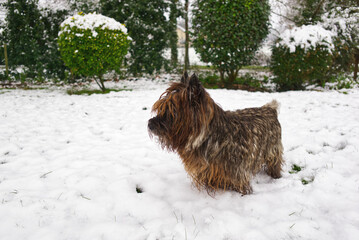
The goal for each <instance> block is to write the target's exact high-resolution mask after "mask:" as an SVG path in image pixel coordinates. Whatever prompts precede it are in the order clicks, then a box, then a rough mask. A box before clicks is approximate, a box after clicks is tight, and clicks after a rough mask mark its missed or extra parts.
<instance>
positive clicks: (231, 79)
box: [228, 69, 239, 87]
mask: <svg viewBox="0 0 359 240" xmlns="http://www.w3.org/2000/svg"><path fill="white" fill-rule="evenodd" d="M238 71H239V69H231V70H230V71H229V72H228V83H229V85H230V86H231V87H232V86H233V83H234V81H235V80H236V78H237V75H238Z"/></svg>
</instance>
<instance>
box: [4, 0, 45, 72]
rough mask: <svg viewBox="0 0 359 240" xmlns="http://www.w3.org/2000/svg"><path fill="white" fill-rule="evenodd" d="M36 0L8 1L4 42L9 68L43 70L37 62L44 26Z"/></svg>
mask: <svg viewBox="0 0 359 240" xmlns="http://www.w3.org/2000/svg"><path fill="white" fill-rule="evenodd" d="M37 2H38V1H37V0H8V1H7V3H6V4H5V7H6V9H7V15H6V24H7V26H6V28H5V32H4V38H5V41H7V43H8V56H9V66H11V67H15V66H19V65H23V66H26V67H27V68H28V69H29V70H30V71H31V72H36V71H40V72H41V70H42V69H43V66H42V64H41V62H39V61H38V59H39V56H40V55H41V50H42V47H43V46H44V45H45V42H44V39H43V32H44V24H43V22H42V21H41V19H42V16H41V13H40V11H39V9H38V8H37Z"/></svg>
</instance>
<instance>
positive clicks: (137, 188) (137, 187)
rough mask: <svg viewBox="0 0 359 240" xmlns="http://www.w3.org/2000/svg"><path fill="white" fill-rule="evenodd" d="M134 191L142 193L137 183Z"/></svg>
mask: <svg viewBox="0 0 359 240" xmlns="http://www.w3.org/2000/svg"><path fill="white" fill-rule="evenodd" d="M136 192H137V193H143V189H142V187H141V186H139V185H136Z"/></svg>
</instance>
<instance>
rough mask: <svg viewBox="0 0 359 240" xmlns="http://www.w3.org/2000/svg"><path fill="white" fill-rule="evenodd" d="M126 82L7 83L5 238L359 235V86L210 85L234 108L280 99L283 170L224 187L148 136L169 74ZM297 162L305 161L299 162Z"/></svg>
mask: <svg viewBox="0 0 359 240" xmlns="http://www.w3.org/2000/svg"><path fill="white" fill-rule="evenodd" d="M119 85H121V86H124V85H126V86H127V88H131V89H133V91H122V92H117V93H110V94H107V95H91V96H74V95H72V96H69V95H66V93H65V91H64V90H63V89H52V90H31V91H25V90H0V236H1V237H0V238H1V239H6V240H20V239H21V240H26V239H31V240H49V239H51V240H76V239H81V240H92V239H94V240H95V239H96V240H97V239H110V240H112V239H113V240H117V239H130V240H132V239H133V240H137V239H138V240H143V239H148V240H155V239H161V240H162V239H168V240H172V239H191V240H193V239H203V240H212V239H213V240H220V239H223V240H224V239H228V240H229V239H233V240H236V239H256V240H258V239H273V240H278V239H316V240H318V239H319V240H320V239H323V240H331V239H332V240H337V239H349V240H350V239H357V237H358V236H359V90H358V89H356V90H351V91H348V94H343V93H338V92H335V91H326V92H314V91H310V92H309V91H308V92H285V93H249V92H245V91H234V90H209V93H210V94H211V96H212V97H213V98H214V99H215V101H216V102H217V103H219V104H220V105H221V106H222V107H223V108H225V109H231V110H232V109H236V108H245V107H254V106H261V105H263V104H265V103H266V102H268V101H270V100H272V99H274V98H275V99H277V100H278V101H280V102H281V112H280V116H279V119H280V122H281V124H282V129H283V144H284V148H285V152H284V158H285V162H286V166H285V167H284V173H283V177H282V178H281V179H278V180H273V179H271V178H269V177H268V176H266V175H265V174H259V175H258V176H257V177H256V178H255V179H254V180H253V181H252V185H253V190H254V193H253V194H251V195H246V196H241V195H240V194H238V193H236V192H221V193H217V194H216V195H215V196H214V197H213V196H209V195H208V194H207V193H206V192H199V191H198V190H196V189H195V188H193V186H192V185H191V181H190V179H189V178H188V176H187V174H186V172H185V171H184V168H183V166H182V164H181V162H180V159H179V157H178V156H177V155H176V154H174V153H169V152H166V151H163V150H162V149H161V148H160V147H159V146H158V145H157V144H156V142H155V141H154V140H151V139H150V138H149V137H148V133H147V120H148V119H149V118H150V117H151V112H150V109H151V106H152V104H153V103H154V102H155V101H156V100H157V99H158V97H159V96H160V94H161V93H162V92H163V91H164V90H165V88H166V87H167V83H164V82H162V81H161V79H159V81H157V80H155V81H145V80H139V81H136V82H135V81H132V82H120V83H119ZM293 164H296V165H298V166H300V167H301V169H302V170H301V171H299V172H297V173H292V174H291V173H289V171H291V170H292V165H293ZM303 179H304V180H305V181H307V182H308V184H306V185H303V183H302V180H303ZM136 189H137V191H136ZM139 189H141V190H142V193H138V191H139Z"/></svg>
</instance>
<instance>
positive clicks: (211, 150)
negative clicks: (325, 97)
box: [148, 72, 283, 195]
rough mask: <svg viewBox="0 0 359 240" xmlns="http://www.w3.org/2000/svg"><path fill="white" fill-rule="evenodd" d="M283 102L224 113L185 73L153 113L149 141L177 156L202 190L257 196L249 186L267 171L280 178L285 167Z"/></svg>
mask: <svg viewBox="0 0 359 240" xmlns="http://www.w3.org/2000/svg"><path fill="white" fill-rule="evenodd" d="M278 105H279V104H278V102H277V101H275V100H273V101H272V102H270V103H268V104H266V105H264V106H262V107H258V108H246V109H242V110H237V111H224V110H223V109H222V108H221V107H220V106H219V105H217V104H216V103H215V102H214V101H213V99H212V98H211V97H210V95H209V94H208V92H207V91H206V90H205V89H204V87H203V86H202V85H201V83H200V81H199V79H198V77H197V75H196V74H193V75H192V76H191V77H189V76H188V74H187V73H186V72H185V73H184V74H183V76H182V78H181V81H180V82H174V83H172V84H171V85H170V87H169V88H168V89H167V90H166V91H165V92H164V93H163V94H162V95H161V96H160V98H159V100H157V101H156V102H155V103H154V105H153V107H152V112H153V113H154V114H155V115H156V116H155V117H153V118H151V119H150V120H149V121H148V131H149V133H150V136H151V137H152V136H153V135H155V136H157V138H158V141H159V143H160V144H161V146H162V148H164V149H168V150H170V151H174V152H177V153H178V154H179V156H180V158H181V159H182V162H183V164H184V167H185V170H186V171H187V173H188V174H189V176H190V177H191V178H192V180H193V183H194V185H195V186H196V187H197V188H198V189H200V190H201V189H205V190H207V192H216V191H218V190H234V191H237V192H239V193H242V194H243V195H245V194H249V193H252V187H251V184H250V180H251V179H252V177H253V176H254V175H255V174H257V173H258V172H259V171H261V170H264V171H265V172H266V173H267V174H268V175H269V176H271V177H272V178H275V179H276V178H280V177H281V171H282V165H283V158H282V153H283V147H282V141H281V125H280V123H279V121H278Z"/></svg>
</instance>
